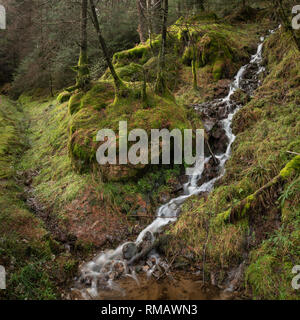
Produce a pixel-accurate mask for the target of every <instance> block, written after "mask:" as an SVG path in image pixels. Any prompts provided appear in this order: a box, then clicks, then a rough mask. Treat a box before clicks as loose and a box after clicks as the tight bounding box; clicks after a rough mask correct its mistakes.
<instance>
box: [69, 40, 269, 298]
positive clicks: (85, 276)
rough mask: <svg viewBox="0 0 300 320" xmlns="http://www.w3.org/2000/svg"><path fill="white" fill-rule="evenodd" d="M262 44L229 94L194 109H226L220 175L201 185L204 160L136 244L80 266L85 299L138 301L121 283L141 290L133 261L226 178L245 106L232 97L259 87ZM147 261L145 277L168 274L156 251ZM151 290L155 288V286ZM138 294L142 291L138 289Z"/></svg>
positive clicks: (218, 162)
mask: <svg viewBox="0 0 300 320" xmlns="http://www.w3.org/2000/svg"><path fill="white" fill-rule="evenodd" d="M263 42H264V38H263V37H262V38H261V39H260V43H259V45H258V48H257V52H256V54H255V55H253V56H252V57H251V60H250V62H249V64H247V65H245V66H243V67H241V69H240V70H239V71H238V73H237V75H236V76H235V79H234V81H233V82H232V84H231V85H230V90H229V93H228V95H227V96H226V97H225V98H223V99H219V100H215V101H213V102H211V103H210V104H207V103H205V104H201V105H196V106H194V108H195V110H196V111H197V112H200V113H201V110H202V111H207V112H209V108H210V106H211V105H213V106H214V107H215V108H218V107H219V106H222V107H223V108H224V109H225V112H224V116H223V119H218V120H219V122H220V123H221V125H222V129H223V131H224V132H225V135H226V137H227V141H228V143H227V147H226V150H225V152H222V153H217V154H215V155H214V156H215V160H216V159H217V160H216V161H217V165H216V166H217V168H216V169H217V170H216V172H217V175H216V176H215V177H213V178H212V179H210V180H209V181H206V182H204V183H202V184H201V185H199V181H200V180H201V179H203V176H204V175H205V165H206V164H207V163H208V162H209V161H210V160H211V158H212V156H211V155H210V156H207V157H205V159H204V161H198V162H197V163H196V166H195V167H194V174H193V175H192V176H190V177H189V181H188V182H187V183H186V184H185V185H184V186H183V190H184V193H183V195H181V196H179V197H177V198H174V199H172V200H171V201H170V202H168V203H167V204H164V205H162V206H161V207H160V208H159V209H158V211H157V218H156V219H155V220H154V221H153V222H152V223H151V224H150V225H149V226H148V227H146V228H145V229H144V230H143V231H142V232H141V233H140V235H139V236H138V237H137V239H136V241H135V242H134V243H133V242H127V243H124V244H122V245H120V246H119V247H118V248H117V249H115V250H108V251H106V252H102V253H100V254H99V255H98V256H96V257H95V258H94V260H93V261H90V262H88V263H85V264H84V265H83V266H82V267H81V276H80V277H79V278H78V280H77V288H80V290H79V289H74V288H73V290H77V291H80V294H81V296H82V298H84V299H105V298H106V297H105V294H104V295H102V296H101V295H100V294H99V292H102V293H103V292H112V291H115V292H118V293H119V294H120V295H121V296H124V297H126V298H128V299H130V298H132V297H135V298H136V297H137V296H136V295H135V296H134V295H133V296H130V294H129V293H128V292H127V293H126V292H125V291H124V289H122V286H121V285H120V283H122V282H123V283H124V282H125V287H127V288H129V287H130V286H129V285H128V281H129V280H130V281H131V284H132V286H133V288H138V287H141V281H144V280H143V279H144V278H145V277H144V276H140V275H137V273H136V271H137V269H136V267H134V262H135V261H137V260H138V259H137V257H139V255H140V253H141V251H143V248H144V247H145V243H146V244H148V245H149V243H150V244H151V243H154V241H155V237H156V235H157V234H158V233H160V232H161V231H162V230H163V229H164V227H166V226H167V225H168V224H170V223H174V222H175V221H176V220H177V218H178V216H179V214H180V211H181V207H182V204H183V203H184V202H185V201H186V200H187V199H188V198H190V197H191V196H194V195H200V194H202V193H208V192H211V190H212V189H213V187H214V185H215V183H216V182H217V181H218V180H220V179H221V178H222V177H223V176H224V174H225V164H226V162H227V160H228V159H229V157H230V153H231V147H232V144H233V142H234V140H235V138H236V137H235V135H234V134H233V132H232V129H231V124H232V119H233V117H234V115H235V113H236V112H237V111H238V110H239V109H240V108H241V107H242V106H241V105H237V104H236V103H235V102H234V101H232V97H233V95H234V94H235V92H236V91H237V90H238V89H243V90H244V91H246V92H247V93H248V94H249V95H250V96H251V95H252V94H253V91H254V90H255V89H256V88H257V87H258V86H259V84H260V82H259V74H260V73H261V72H263V71H264V68H263V66H262V49H263ZM249 75H250V76H249ZM204 113H205V112H204ZM146 259H148V261H147V262H146V267H145V266H144V267H141V268H140V271H142V273H143V274H144V275H146V276H147V277H146V278H148V279H150V278H151V276H152V275H154V274H155V272H157V270H160V273H165V274H166V273H167V272H168V267H169V266H168V265H167V263H166V262H164V260H163V259H161V258H160V257H159V255H158V254H157V253H156V252H155V250H150V252H149V253H148V254H147V258H146ZM141 279H142V280H141ZM126 283H127V284H126ZM151 287H152V288H153V286H151ZM133 291H134V290H133ZM136 292H139V291H138V290H137V291H136ZM140 294H142V293H140ZM142 296H143V295H142ZM144 297H145V298H147V299H151V297H148V296H146V295H144ZM152 298H153V297H152ZM194 298H195V297H194ZM198 298H201V297H198ZM202 298H203V299H204V298H207V296H202ZM154 299H155V297H154Z"/></svg>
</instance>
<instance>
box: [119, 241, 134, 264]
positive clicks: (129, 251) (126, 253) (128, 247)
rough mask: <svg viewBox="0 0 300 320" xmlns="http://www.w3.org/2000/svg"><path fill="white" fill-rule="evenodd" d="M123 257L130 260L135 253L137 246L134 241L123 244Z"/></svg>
mask: <svg viewBox="0 0 300 320" xmlns="http://www.w3.org/2000/svg"><path fill="white" fill-rule="evenodd" d="M122 252H123V259H125V260H131V259H132V258H133V257H134V256H135V255H136V254H137V246H136V244H135V243H134V242H130V243H127V244H125V245H124V246H123V249H122Z"/></svg>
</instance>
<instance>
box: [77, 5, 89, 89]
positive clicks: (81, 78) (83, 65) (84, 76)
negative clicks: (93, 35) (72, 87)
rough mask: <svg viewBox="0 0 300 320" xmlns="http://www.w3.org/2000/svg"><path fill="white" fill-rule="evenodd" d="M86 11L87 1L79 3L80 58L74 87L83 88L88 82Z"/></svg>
mask: <svg viewBox="0 0 300 320" xmlns="http://www.w3.org/2000/svg"><path fill="white" fill-rule="evenodd" d="M87 9H88V0H82V1H81V35H80V56H79V61H78V66H77V80H76V86H77V87H80V88H84V87H85V85H86V84H87V83H88V82H89V68H88V54H87Z"/></svg>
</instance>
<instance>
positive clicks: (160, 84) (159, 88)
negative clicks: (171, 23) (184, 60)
mask: <svg viewBox="0 0 300 320" xmlns="http://www.w3.org/2000/svg"><path fill="white" fill-rule="evenodd" d="M162 10H163V14H162V26H161V47H160V53H159V66H158V72H157V79H156V83H155V92H156V93H157V94H164V93H165V92H166V90H167V87H166V81H165V76H164V71H165V67H166V46H167V21H168V11H169V2H168V0H163V8H162Z"/></svg>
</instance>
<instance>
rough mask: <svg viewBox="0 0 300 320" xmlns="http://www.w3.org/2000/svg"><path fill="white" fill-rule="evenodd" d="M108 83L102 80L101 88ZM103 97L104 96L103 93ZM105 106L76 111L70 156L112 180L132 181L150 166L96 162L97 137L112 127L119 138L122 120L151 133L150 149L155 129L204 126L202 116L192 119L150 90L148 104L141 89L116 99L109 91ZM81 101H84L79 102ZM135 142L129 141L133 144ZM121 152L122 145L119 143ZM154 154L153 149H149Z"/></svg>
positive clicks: (77, 166) (77, 165) (79, 166)
mask: <svg viewBox="0 0 300 320" xmlns="http://www.w3.org/2000/svg"><path fill="white" fill-rule="evenodd" d="M102 85H107V82H104V84H102V83H101V82H99V83H98V84H96V86H97V87H99V86H100V87H101V86H102ZM92 92H94V93H97V90H96V89H94V88H92V89H91V91H90V92H89V93H87V94H86V95H84V96H82V98H81V100H80V99H79V98H78V97H77V98H78V101H77V103H78V105H81V104H82V105H84V103H83V101H85V99H87V98H86V96H87V95H89V97H90V99H91V95H92V94H91V93H92ZM101 97H102V98H103V97H104V96H103V95H101ZM106 98H107V100H106V101H105V104H106V107H105V108H103V109H99V108H94V106H93V105H92V104H91V105H85V106H84V107H82V108H80V109H79V110H78V112H77V113H76V114H73V116H72V119H71V124H70V140H69V155H70V157H71V159H72V163H73V165H74V168H75V169H76V171H79V172H84V171H90V170H96V171H98V172H100V173H101V174H102V177H103V179H107V180H110V181H116V180H128V179H130V178H133V177H136V176H138V175H142V174H143V173H144V172H145V170H147V167H148V165H142V164H140V165H136V166H134V165H130V164H128V165H119V164H117V165H104V166H100V165H99V164H98V163H97V161H96V152H97V149H98V148H99V146H100V145H101V143H100V142H96V136H97V133H98V131H99V130H101V129H112V130H113V131H114V132H115V133H116V135H117V138H118V133H119V121H127V124H128V132H130V131H131V130H133V129H136V128H141V129H144V130H145V131H146V132H147V133H148V138H149V148H150V146H151V145H150V135H151V129H164V128H166V129H169V130H173V129H175V128H176V129H180V130H181V131H183V130H184V129H189V128H194V129H195V128H197V129H200V128H202V123H201V121H200V120H199V119H192V120H190V119H191V118H190V115H189V112H188V110H187V109H186V108H185V107H183V106H181V105H177V104H176V103H175V102H174V100H173V99H168V98H163V97H160V96H157V95H155V94H153V93H151V92H150V91H149V90H147V103H146V104H145V101H143V100H142V98H141V88H138V89H135V90H133V89H132V90H131V91H130V94H129V95H128V96H127V97H126V98H122V97H121V98H118V99H117V100H115V101H113V100H112V99H111V96H110V95H109V94H108V95H107V96H106ZM79 100H80V101H79ZM131 144H133V143H129V147H130V146H131ZM117 154H118V146H117ZM149 155H150V152H149Z"/></svg>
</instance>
